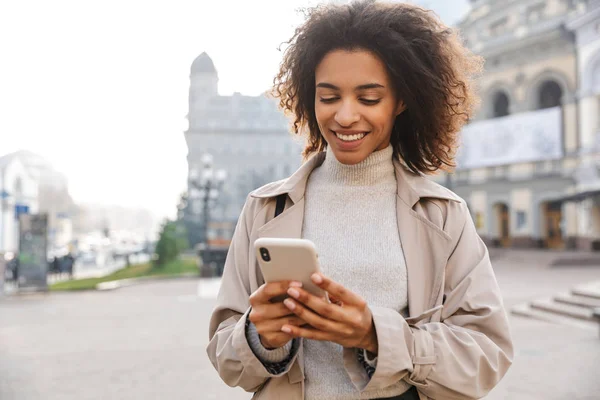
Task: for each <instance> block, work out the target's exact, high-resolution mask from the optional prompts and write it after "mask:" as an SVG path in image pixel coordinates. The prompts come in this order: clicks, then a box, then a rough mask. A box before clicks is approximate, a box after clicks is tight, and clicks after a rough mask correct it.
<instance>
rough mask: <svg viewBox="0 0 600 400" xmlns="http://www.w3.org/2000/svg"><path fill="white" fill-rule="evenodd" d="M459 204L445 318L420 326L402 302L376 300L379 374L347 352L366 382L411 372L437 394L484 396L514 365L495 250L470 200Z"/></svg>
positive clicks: (357, 377) (367, 386) (353, 370)
mask: <svg viewBox="0 0 600 400" xmlns="http://www.w3.org/2000/svg"><path fill="white" fill-rule="evenodd" d="M457 207H460V211H459V213H460V215H464V218H463V219H462V220H463V228H462V230H461V232H460V236H459V239H458V241H457V244H456V246H455V247H454V250H453V251H452V253H451V255H450V257H449V259H448V262H447V265H446V274H445V287H444V295H445V297H446V300H445V302H444V308H443V311H442V316H441V322H431V323H425V324H421V325H418V324H417V325H418V326H412V325H409V323H408V322H407V321H406V320H405V319H404V318H403V317H402V316H401V315H400V314H399V313H397V312H396V311H395V310H392V309H388V308H382V307H372V308H371V311H372V313H373V321H374V323H375V329H376V331H377V338H378V343H379V351H378V360H377V368H376V370H375V373H374V374H373V376H372V377H371V378H370V379H369V377H368V375H367V374H366V373H365V372H364V370H363V369H361V368H357V366H356V365H355V364H354V365H353V363H352V361H351V360H352V359H355V357H351V356H350V354H349V353H348V354H347V355H345V361H346V362H345V364H346V369H347V370H348V372H349V375H350V377H351V379H352V381H353V382H354V384H355V385H356V386H357V388H358V389H359V390H373V389H380V388H383V387H386V386H389V385H391V384H393V383H394V382H397V381H399V380H401V379H403V380H405V381H406V382H408V383H410V384H412V385H414V386H416V387H417V389H418V390H419V391H420V392H422V393H423V394H424V395H426V396H428V397H430V398H434V399H462V400H464V399H479V398H482V397H483V396H485V395H486V394H487V393H488V392H489V391H490V390H491V389H492V388H493V387H494V386H495V385H496V384H497V383H498V382H499V381H500V379H502V377H503V376H504V374H505V373H506V371H507V370H508V368H509V367H510V365H511V363H512V357H513V345H512V340H511V337H510V331H509V326H508V319H507V316H506V312H505V311H504V307H503V303H502V297H501V294H500V290H499V288H498V284H497V282H496V278H495V276H494V272H493V270H492V265H491V262H490V259H489V254H488V251H487V248H486V246H485V244H484V243H483V241H482V240H481V238H480V237H479V235H478V234H477V231H476V229H475V226H474V224H473V221H472V219H471V216H470V213H469V212H468V210H467V208H466V205H464V204H462V203H461V204H460V205H457ZM454 211H457V210H454Z"/></svg>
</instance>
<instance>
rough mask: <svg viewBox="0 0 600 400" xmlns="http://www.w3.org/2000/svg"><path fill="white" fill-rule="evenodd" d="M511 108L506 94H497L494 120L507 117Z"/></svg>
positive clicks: (495, 96)
mask: <svg viewBox="0 0 600 400" xmlns="http://www.w3.org/2000/svg"><path fill="white" fill-rule="evenodd" d="M508 108H509V101H508V96H507V95H506V93H504V92H497V93H496V94H495V95H494V114H493V117H494V118H498V117H505V116H507V115H508V114H509V113H508Z"/></svg>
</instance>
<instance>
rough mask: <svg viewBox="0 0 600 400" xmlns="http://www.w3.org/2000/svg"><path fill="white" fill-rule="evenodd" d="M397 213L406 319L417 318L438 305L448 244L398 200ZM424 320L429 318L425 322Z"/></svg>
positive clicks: (446, 239)
mask: <svg viewBox="0 0 600 400" xmlns="http://www.w3.org/2000/svg"><path fill="white" fill-rule="evenodd" d="M396 210H397V217H398V231H399V233H400V241H401V243H402V251H403V253H404V260H405V261H406V271H407V275H408V310H409V315H410V316H411V317H413V318H418V317H419V316H420V315H421V314H423V313H425V312H427V311H428V310H430V309H431V308H433V307H435V306H436V305H437V304H436V301H437V300H438V297H439V294H440V290H441V286H442V284H443V281H444V272H445V271H444V269H445V265H446V260H447V256H448V254H449V244H450V240H449V238H446V237H444V236H443V235H442V234H441V230H439V231H438V230H437V229H436V228H435V227H434V226H431V225H430V224H429V223H427V222H426V221H425V220H424V219H422V217H420V216H419V215H418V214H417V213H416V212H414V211H413V210H412V209H410V208H409V207H408V206H407V205H406V204H404V203H403V202H402V200H401V199H398V200H397V205H396ZM427 320H428V318H426V319H425V322H427Z"/></svg>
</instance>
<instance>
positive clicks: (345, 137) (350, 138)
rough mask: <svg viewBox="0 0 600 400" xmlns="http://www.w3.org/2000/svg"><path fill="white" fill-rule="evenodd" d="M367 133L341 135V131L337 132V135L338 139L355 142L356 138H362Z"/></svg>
mask: <svg viewBox="0 0 600 400" xmlns="http://www.w3.org/2000/svg"><path fill="white" fill-rule="evenodd" d="M365 135H366V134H365V133H357V134H355V135H340V134H339V133H337V132H336V133H335V136H337V137H338V139H341V140H343V141H344V142H353V141H355V140H360V139H362V138H364V137H365Z"/></svg>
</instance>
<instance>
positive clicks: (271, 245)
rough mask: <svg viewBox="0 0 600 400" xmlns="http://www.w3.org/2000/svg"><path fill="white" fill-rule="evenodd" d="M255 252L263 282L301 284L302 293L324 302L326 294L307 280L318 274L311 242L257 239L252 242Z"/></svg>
mask: <svg viewBox="0 0 600 400" xmlns="http://www.w3.org/2000/svg"><path fill="white" fill-rule="evenodd" d="M254 248H255V250H256V258H257V259H258V264H259V265H260V269H261V271H262V274H263V277H264V278H265V281H266V282H278V281H288V280H289V281H297V282H302V288H303V289H304V290H306V291H308V292H309V293H312V294H314V295H315V296H319V297H324V298H327V292H326V291H324V290H323V289H321V288H320V287H318V286H317V285H315V284H314V283H313V282H312V280H311V279H310V276H311V275H312V274H314V273H315V272H320V268H319V259H318V256H317V250H316V248H315V245H314V244H313V242H311V241H310V240H307V239H282V238H260V239H257V240H256V241H255V242H254ZM285 297H287V296H285ZM275 300H276V301H277V300H279V301H282V300H283V299H275Z"/></svg>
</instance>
